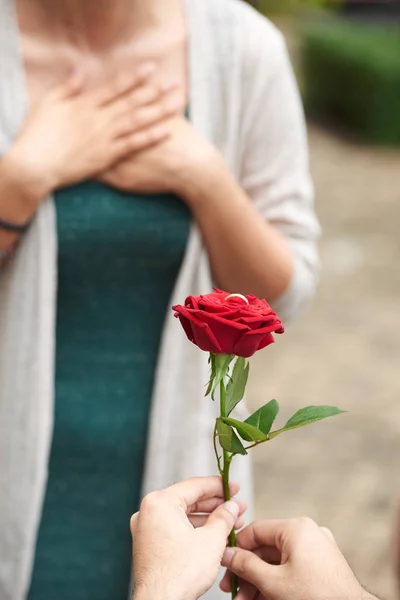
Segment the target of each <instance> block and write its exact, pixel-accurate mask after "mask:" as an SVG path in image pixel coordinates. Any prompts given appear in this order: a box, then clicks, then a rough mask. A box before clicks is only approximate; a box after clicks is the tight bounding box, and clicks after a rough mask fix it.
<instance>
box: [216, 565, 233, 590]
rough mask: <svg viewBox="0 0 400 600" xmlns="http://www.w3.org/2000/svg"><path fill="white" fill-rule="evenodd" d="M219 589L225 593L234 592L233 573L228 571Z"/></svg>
mask: <svg viewBox="0 0 400 600" xmlns="http://www.w3.org/2000/svg"><path fill="white" fill-rule="evenodd" d="M219 587H220V588H221V590H222V591H223V592H226V593H228V592H230V591H231V590H232V586H231V573H230V571H228V569H226V571H225V573H224V576H223V578H222V579H221V581H220V584H219Z"/></svg>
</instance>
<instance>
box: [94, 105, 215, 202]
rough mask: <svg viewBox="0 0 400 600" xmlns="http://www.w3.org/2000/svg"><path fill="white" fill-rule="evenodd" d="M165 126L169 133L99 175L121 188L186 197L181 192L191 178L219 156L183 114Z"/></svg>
mask: <svg viewBox="0 0 400 600" xmlns="http://www.w3.org/2000/svg"><path fill="white" fill-rule="evenodd" d="M166 126H167V127H168V131H169V132H170V136H169V137H168V138H167V139H166V140H165V141H163V142H162V143H161V144H158V145H156V146H154V147H152V148H147V149H145V150H143V151H141V152H133V153H132V154H131V155H130V156H129V157H127V158H125V159H124V160H122V161H120V162H119V163H117V164H115V165H114V166H113V167H112V168H111V169H109V170H107V171H105V172H104V173H102V174H101V175H100V177H99V179H100V180H101V181H103V182H104V183H107V184H109V185H111V186H113V187H115V188H118V189H122V190H125V191H139V192H144V193H163V192H172V193H175V194H178V195H180V196H182V197H183V198H184V199H185V200H188V198H187V197H186V194H185V192H186V189H187V187H188V186H189V187H190V183H191V181H193V180H194V179H196V178H199V177H200V178H201V177H202V175H204V170H205V169H209V168H210V167H212V165H213V164H215V162H222V160H223V159H222V156H221V155H220V154H219V153H218V151H217V150H216V148H214V146H213V145H212V144H210V143H209V142H207V141H206V140H205V139H203V138H202V137H200V136H199V135H198V134H197V132H196V131H195V129H194V128H193V126H192V125H191V123H190V122H189V121H188V120H187V119H186V118H184V117H183V116H176V117H174V118H172V119H170V120H169V121H168V123H167V124H166Z"/></svg>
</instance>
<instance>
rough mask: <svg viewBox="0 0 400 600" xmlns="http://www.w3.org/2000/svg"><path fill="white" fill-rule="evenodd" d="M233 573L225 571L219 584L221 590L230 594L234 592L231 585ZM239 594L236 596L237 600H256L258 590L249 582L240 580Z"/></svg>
mask: <svg viewBox="0 0 400 600" xmlns="http://www.w3.org/2000/svg"><path fill="white" fill-rule="evenodd" d="M231 581H232V580H231V572H230V571H228V569H227V570H226V571H225V573H224V576H223V578H222V580H221V582H220V584H219V587H220V588H221V590H222V591H223V592H226V593H229V592H231V591H232V585H231ZM238 583H239V593H238V595H237V596H236V599H237V600H240V598H241V599H242V600H254V599H255V598H256V597H257V595H258V593H259V592H258V590H257V588H256V587H255V586H254V585H253V584H251V583H249V582H248V581H244V580H243V579H240V578H239V582H238Z"/></svg>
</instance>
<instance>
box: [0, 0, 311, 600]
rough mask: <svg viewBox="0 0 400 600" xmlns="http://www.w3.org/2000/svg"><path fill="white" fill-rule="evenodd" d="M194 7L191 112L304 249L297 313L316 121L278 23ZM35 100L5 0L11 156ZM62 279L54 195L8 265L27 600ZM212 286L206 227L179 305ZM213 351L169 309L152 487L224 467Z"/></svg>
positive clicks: (5, 510)
mask: <svg viewBox="0 0 400 600" xmlns="http://www.w3.org/2000/svg"><path fill="white" fill-rule="evenodd" d="M186 3H187V19H188V27H189V32H190V74H191V97H190V103H191V116H192V121H193V124H194V126H195V128H196V129H197V130H198V132H199V133H200V134H201V135H203V136H205V137H206V138H208V139H210V140H212V141H213V142H214V144H215V145H216V146H217V147H218V148H219V149H220V150H221V152H222V153H223V155H224V157H225V159H226V162H227V164H228V165H229V167H230V169H231V170H232V172H233V173H234V174H235V175H236V177H237V178H238V180H239V181H240V183H241V185H242V186H243V188H244V189H245V190H246V192H247V193H248V194H249V196H250V198H251V199H252V200H253V202H254V203H255V206H256V207H257V210H258V211H259V212H260V214H261V215H262V216H263V217H264V218H265V219H267V220H268V221H270V222H271V223H273V224H274V225H275V226H276V227H277V228H278V229H280V230H281V231H282V232H283V233H284V234H285V236H287V238H288V240H289V242H290V244H291V246H292V248H293V252H294V255H295V258H296V269H295V274H294V277H293V281H292V283H291V285H290V288H289V289H288V290H287V292H286V293H285V294H284V296H283V297H282V298H280V300H279V301H278V302H277V303H276V305H275V308H276V310H277V311H278V312H279V314H280V316H281V317H282V318H283V319H284V321H288V320H289V319H290V318H292V317H293V316H295V315H296V314H297V313H298V311H299V310H300V309H301V307H302V306H303V304H304V303H305V302H306V301H307V300H308V298H309V297H310V296H311V295H312V293H313V291H314V287H315V280H316V271H317V253H316V248H315V238H316V236H317V235H318V230H319V228H318V223H317V221H316V218H315V215H314V212H313V204H312V189H311V186H310V181H309V175H308V164H307V147H306V131H305V124H304V118H303V114H302V109H301V104H300V101H299V97H298V92H297V89H296V84H295V81H294V77H293V74H292V71H291V67H290V64H289V61H288V57H287V53H286V49H285V45H284V42H283V39H282V36H281V35H280V34H279V33H278V32H277V30H276V29H275V28H274V27H273V26H272V25H271V24H270V23H269V22H268V21H266V20H265V19H263V18H262V17H260V16H259V15H258V14H256V13H255V12H254V11H253V10H252V9H251V8H249V7H248V6H247V5H245V4H242V3H241V2H239V1H238V0H186ZM26 106H27V101H26V91H25V81H24V71H23V65H22V63H21V57H20V53H19V38H18V29H17V23H16V16H15V12H14V6H13V0H0V155H1V154H4V153H5V152H6V151H7V149H8V147H9V145H10V144H11V143H12V141H13V139H14V138H15V136H16V134H17V131H18V129H19V127H20V125H21V123H22V121H23V118H24V115H25V112H26ZM225 201H226V202H229V198H226V199H225ZM265 268H266V269H268V265H265ZM56 285H57V239H56V228H55V213H54V207H53V202H52V199H51V198H49V199H48V200H47V201H46V202H45V203H43V204H42V206H41V208H40V210H39V211H38V213H37V216H36V219H35V222H34V224H33V226H32V227H31V229H30V230H29V232H28V233H27V234H26V236H25V237H24V239H23V240H22V243H21V245H20V247H19V249H18V252H17V254H16V256H15V257H14V259H13V260H12V261H11V262H10V264H9V265H8V266H7V267H6V268H5V269H4V270H3V271H2V272H0V599H1V600H24V598H25V597H26V593H27V590H28V587H29V581H30V575H31V569H32V560H33V557H34V548H35V539H36V534H37V530H38V525H39V522H40V515H41V509H42V501H43V495H44V491H45V486H46V477H47V461H48V454H49V448H50V442H51V436H52V422H53V382H54V343H55V340H54V318H55V293H56ZM210 288H211V279H210V273H209V268H208V262H207V255H206V253H205V250H204V248H203V247H202V245H201V240H200V236H199V233H198V231H197V229H196V226H195V225H194V226H193V228H192V231H191V234H190V237H189V240H188V245H187V250H186V255H185V258H184V262H183V264H182V267H181V271H180V273H179V276H178V279H177V282H176V285H175V289H174V292H173V296H172V298H171V305H172V304H174V303H179V302H182V301H183V300H184V298H185V297H186V296H187V295H188V294H199V293H204V292H208V291H209V290H210ZM206 359H207V357H206V356H205V354H203V353H202V352H200V351H199V350H197V348H196V347H195V346H193V345H191V344H189V342H188V341H187V340H186V337H185V335H184V333H183V332H182V330H181V327H180V326H179V324H178V322H177V321H176V320H175V319H174V318H173V315H172V312H169V313H168V314H167V316H166V319H165V327H164V332H163V337H162V341H161V349H160V356H159V362H158V369H157V375H156V381H155V387H154V396H153V408H152V417H151V426H150V436H149V443H148V452H147V468H146V474H145V482H144V490H145V491H147V490H152V489H155V488H161V487H163V486H166V485H168V484H170V483H171V482H174V481H177V480H181V479H183V478H186V477H188V476H192V475H195V474H199V475H200V474H201V475H207V474H212V473H214V472H215V470H216V468H215V460H214V456H213V450H212V443H211V431H212V424H213V420H214V418H215V408H216V407H215V404H213V403H212V402H211V401H210V400H209V399H208V398H207V399H204V397H203V395H204V384H205V382H206V381H207V375H208V370H207V364H206ZM110 393H112V390H110ZM132 401H133V402H134V398H132ZM237 463H238V464H237V472H236V478H237V479H239V480H241V481H242V482H244V486H245V488H246V489H247V493H248V494H250V490H251V481H250V460H249V459H247V461H245V462H244V463H243V462H240V460H238V461H237ZM132 508H133V507H132ZM71 600H72V599H71Z"/></svg>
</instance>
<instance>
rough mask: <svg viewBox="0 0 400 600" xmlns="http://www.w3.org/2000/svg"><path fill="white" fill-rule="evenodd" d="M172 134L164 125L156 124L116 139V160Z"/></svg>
mask: <svg viewBox="0 0 400 600" xmlns="http://www.w3.org/2000/svg"><path fill="white" fill-rule="evenodd" d="M170 135H171V133H170V131H169V130H168V129H167V128H166V127H164V126H163V125H156V126H155V127H151V128H149V129H147V130H144V131H139V132H137V133H133V134H131V135H128V136H124V137H121V138H118V139H117V140H115V141H114V148H113V150H114V159H113V162H116V161H118V160H120V159H122V158H124V157H126V156H128V155H130V154H134V153H135V152H140V151H142V150H146V149H147V148H151V147H152V146H155V145H156V144H159V143H160V142H162V141H164V140H166V139H167V138H168V137H169V136H170Z"/></svg>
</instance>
